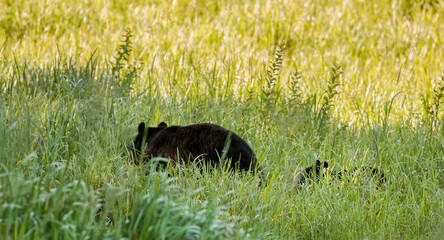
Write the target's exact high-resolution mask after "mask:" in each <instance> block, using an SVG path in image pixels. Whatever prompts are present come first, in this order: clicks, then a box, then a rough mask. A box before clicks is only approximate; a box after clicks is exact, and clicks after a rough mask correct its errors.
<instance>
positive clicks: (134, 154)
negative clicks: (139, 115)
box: [128, 122, 167, 164]
mask: <svg viewBox="0 0 444 240" xmlns="http://www.w3.org/2000/svg"><path fill="white" fill-rule="evenodd" d="M166 127H167V125H166V123H164V122H161V123H159V125H158V126H157V127H148V128H145V123H144V122H141V123H140V124H139V127H138V128H137V131H138V133H137V135H136V136H135V137H134V139H133V141H132V142H131V144H130V155H129V156H128V161H129V162H134V163H135V164H139V162H140V161H141V160H142V159H143V157H141V156H142V154H143V152H142V145H145V147H146V145H147V143H148V141H149V139H151V138H152V137H153V136H154V135H155V134H156V133H158V132H159V131H161V130H163V129H164V128H166Z"/></svg>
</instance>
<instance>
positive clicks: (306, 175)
mask: <svg viewBox="0 0 444 240" xmlns="http://www.w3.org/2000/svg"><path fill="white" fill-rule="evenodd" d="M324 172H325V173H324ZM359 173H363V174H366V175H368V174H370V177H372V178H374V179H376V180H377V181H378V183H380V184H381V183H384V182H386V181H387V179H386V177H385V175H384V173H383V172H382V171H379V169H377V168H372V167H355V168H353V169H352V170H351V171H347V170H343V171H340V172H338V173H336V172H335V171H333V170H329V169H328V163H327V162H321V161H319V160H316V163H315V168H314V172H313V166H310V167H307V168H305V170H304V171H302V172H300V173H298V175H296V178H295V185H296V188H297V189H300V187H301V185H302V184H304V183H305V182H307V180H310V179H317V180H319V179H321V178H323V176H324V174H329V175H330V176H331V177H332V178H333V179H335V178H338V179H339V180H341V181H342V180H343V179H345V178H347V175H349V174H351V175H353V174H359Z"/></svg>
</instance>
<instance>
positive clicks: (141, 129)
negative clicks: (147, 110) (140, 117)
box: [138, 122, 145, 135]
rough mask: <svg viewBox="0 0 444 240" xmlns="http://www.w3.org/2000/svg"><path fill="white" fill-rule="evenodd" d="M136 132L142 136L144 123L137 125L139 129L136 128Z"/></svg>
mask: <svg viewBox="0 0 444 240" xmlns="http://www.w3.org/2000/svg"><path fill="white" fill-rule="evenodd" d="M138 130H139V134H142V135H143V132H144V131H145V123H144V122H141V123H140V124H139V128H138Z"/></svg>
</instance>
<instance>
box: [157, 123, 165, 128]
mask: <svg viewBox="0 0 444 240" xmlns="http://www.w3.org/2000/svg"><path fill="white" fill-rule="evenodd" d="M157 127H160V128H166V127H167V124H166V123H165V122H161V123H159V125H157Z"/></svg>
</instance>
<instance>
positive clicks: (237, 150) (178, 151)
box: [128, 122, 257, 173]
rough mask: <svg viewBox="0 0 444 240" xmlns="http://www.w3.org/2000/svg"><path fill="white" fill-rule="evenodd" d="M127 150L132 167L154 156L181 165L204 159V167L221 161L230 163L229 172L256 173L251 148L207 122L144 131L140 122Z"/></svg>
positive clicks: (227, 132) (221, 128)
mask: <svg viewBox="0 0 444 240" xmlns="http://www.w3.org/2000/svg"><path fill="white" fill-rule="evenodd" d="M143 144H144V146H142V145H143ZM130 150H131V155H130V156H129V157H128V159H129V160H130V161H132V162H134V163H135V164H139V163H146V162H149V161H150V159H152V158H154V157H164V158H168V159H170V160H171V161H172V162H174V163H177V162H181V163H184V164H187V163H190V162H199V161H202V160H203V161H205V164H206V165H207V166H217V165H220V162H221V160H222V161H224V162H229V161H231V163H230V165H228V166H227V167H228V168H229V169H240V170H243V171H251V172H253V173H255V172H256V164H257V161H256V156H255V154H254V152H253V150H252V149H251V148H250V146H249V145H248V144H247V143H246V142H245V141H244V140H243V139H242V138H241V137H239V136H238V135H236V134H235V133H234V132H232V131H229V130H227V129H225V128H223V127H221V126H218V125H215V124H210V123H201V124H192V125H189V126H169V127H168V126H167V125H166V123H164V122H161V123H160V124H159V125H158V126H157V127H148V128H146V127H145V123H144V122H142V123H140V124H139V127H138V134H137V135H136V136H135V137H134V140H133V143H132V146H131V149H130ZM228 160H229V161H228ZM164 164H165V163H164Z"/></svg>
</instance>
